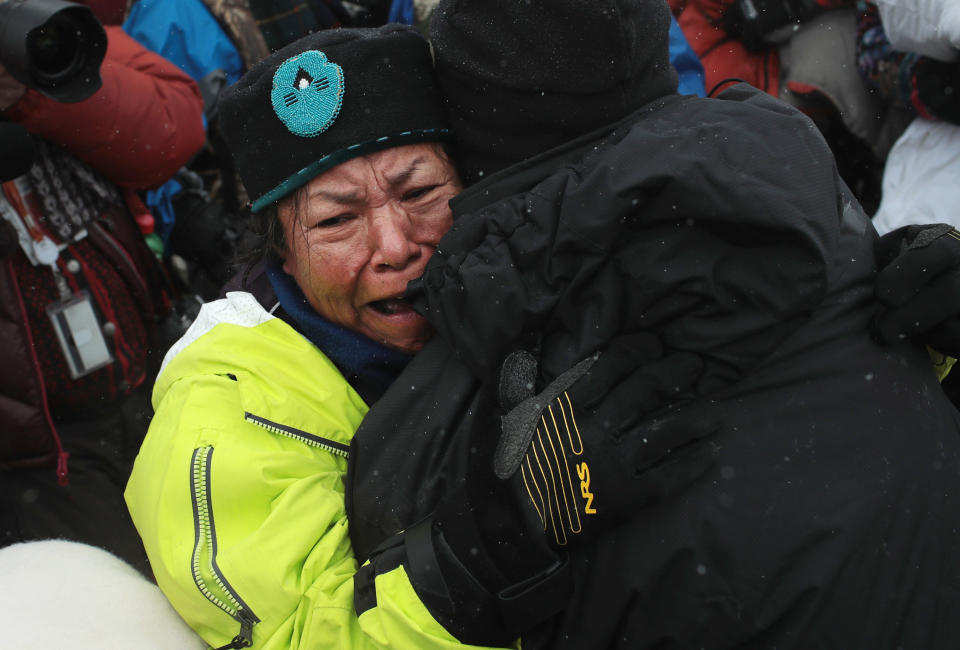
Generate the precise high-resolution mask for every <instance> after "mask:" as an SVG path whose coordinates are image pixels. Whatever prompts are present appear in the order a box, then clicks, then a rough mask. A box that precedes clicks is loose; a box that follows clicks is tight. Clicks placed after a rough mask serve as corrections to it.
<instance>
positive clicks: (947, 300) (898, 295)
mask: <svg viewBox="0 0 960 650" xmlns="http://www.w3.org/2000/svg"><path fill="white" fill-rule="evenodd" d="M876 254H877V265H878V268H879V272H878V273H877V280H876V284H875V291H876V296H877V299H878V300H879V301H880V303H881V305H882V306H883V307H882V309H881V311H880V312H879V313H878V314H877V315H876V316H875V317H874V320H873V323H872V331H873V335H874V338H875V339H876V340H877V341H878V342H880V343H884V344H892V343H898V342H900V341H903V340H905V339H908V338H910V339H914V338H915V339H919V341H920V342H922V343H925V344H927V345H929V346H930V347H932V348H934V349H935V350H937V351H938V352H942V353H944V354H948V355H950V356H953V357H958V356H960V318H958V315H960V233H958V232H957V231H956V230H954V229H953V228H952V227H951V226H949V225H947V224H931V225H923V226H905V227H903V228H898V229H897V230H894V231H893V232H890V233H888V234H886V235H884V236H883V237H881V238H880V241H879V242H878V243H877V246H876Z"/></svg>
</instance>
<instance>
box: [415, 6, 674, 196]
mask: <svg viewBox="0 0 960 650" xmlns="http://www.w3.org/2000/svg"><path fill="white" fill-rule="evenodd" d="M669 29H670V9H669V7H668V6H667V3H666V2H665V1H664V0H441V2H440V4H439V6H438V7H437V9H436V11H434V14H433V22H432V25H431V41H432V42H433V47H434V55H435V57H436V62H437V74H438V77H439V80H440V85H441V88H442V89H443V92H444V95H445V97H446V99H447V117H448V119H449V121H450V126H451V129H452V130H453V134H454V140H455V142H456V143H457V151H456V158H457V162H458V164H459V167H460V168H461V170H462V171H463V173H464V176H465V180H466V181H467V182H473V181H476V180H478V178H479V177H480V176H482V175H484V174H491V173H493V172H495V171H498V170H499V169H502V168H504V167H507V166H509V165H511V164H513V163H516V162H519V161H521V160H523V159H525V158H529V157H531V156H534V155H536V154H538V153H542V152H544V151H547V150H548V149H551V148H553V147H555V146H558V145H560V144H563V143H564V142H567V141H568V140H571V139H573V138H576V137H577V136H580V135H583V134H585V133H589V132H590V131H593V130H595V129H598V128H600V127H602V126H604V125H606V124H609V123H612V122H615V121H617V120H619V119H621V118H623V117H626V116H627V115H629V114H630V113H632V112H633V111H635V110H637V109H638V108H640V107H641V106H643V105H644V104H646V103H647V102H650V101H652V100H654V99H656V98H658V97H662V96H664V95H668V94H671V93H674V92H676V89H677V76H676V71H675V70H674V69H673V66H671V65H670V54H669V36H668V32H669Z"/></svg>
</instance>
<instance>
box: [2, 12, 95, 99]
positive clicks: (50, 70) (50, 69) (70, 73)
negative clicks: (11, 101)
mask: <svg viewBox="0 0 960 650" xmlns="http://www.w3.org/2000/svg"><path fill="white" fill-rule="evenodd" d="M106 52H107V35H106V32H104V30H103V26H102V25H101V24H100V21H99V20H97V18H96V16H94V15H93V12H92V11H90V9H88V8H87V7H84V6H83V5H79V4H76V3H73V2H64V1H63V0H7V2H0V63H2V64H3V66H4V67H5V68H6V69H7V70H8V71H9V72H10V74H12V75H13V77H14V78H15V79H16V80H17V81H19V82H20V83H22V84H24V85H25V86H27V87H28V88H33V89H34V90H38V91H40V92H42V93H43V94H45V95H47V96H48V97H50V98H51V99H54V100H56V101H58V102H63V103H72V102H79V101H83V100H84V99H86V98H87V97H89V96H90V95H92V94H93V93H95V92H96V91H97V90H98V89H99V88H100V86H101V84H102V81H101V79H100V64H101V63H102V62H103V57H104V56H105V55H106Z"/></svg>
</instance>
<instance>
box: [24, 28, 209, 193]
mask: <svg viewBox="0 0 960 650" xmlns="http://www.w3.org/2000/svg"><path fill="white" fill-rule="evenodd" d="M104 29H105V30H106V32H107V54H106V58H105V59H104V61H103V65H102V66H101V68H100V76H101V77H102V78H103V87H102V88H101V89H100V90H99V91H97V92H96V94H94V95H93V96H92V97H90V98H89V99H86V100H84V101H82V102H78V103H76V104H61V103H58V102H55V101H54V100H52V99H50V98H48V97H46V96H45V95H42V94H41V93H39V92H37V91H35V90H29V89H28V90H27V92H26V94H24V96H23V97H22V98H21V99H20V101H19V102H17V104H15V105H14V106H12V107H11V108H10V109H8V110H7V111H6V113H5V116H6V117H8V118H9V119H11V120H13V121H14V122H19V123H20V124H22V125H23V126H25V127H26V128H27V130H28V131H30V132H31V133H33V134H34V135H38V136H41V137H43V138H45V139H46V140H49V141H50V142H53V143H54V144H57V145H59V146H61V147H63V148H64V149H66V150H67V151H68V152H69V153H71V154H72V155H74V156H75V157H77V158H79V159H80V160H82V161H84V162H85V163H87V164H89V165H90V166H91V167H93V168H94V169H96V170H97V171H99V172H100V173H101V174H103V175H104V176H106V177H107V178H108V179H109V180H111V181H113V182H114V183H116V184H117V185H120V186H121V187H130V188H136V189H142V188H149V187H155V186H157V185H160V184H162V183H164V182H165V181H166V180H167V179H168V178H170V177H171V176H173V174H174V173H175V172H176V171H177V170H178V169H179V168H180V167H182V166H183V165H184V164H185V163H186V162H187V161H188V160H190V158H191V157H192V156H193V155H194V154H195V153H196V152H197V151H198V150H199V149H200V148H201V147H202V146H203V143H204V139H205V137H206V136H205V133H204V128H203V117H202V115H203V99H202V98H201V97H200V91H199V90H198V89H197V85H196V84H195V83H194V82H193V80H192V79H191V78H190V77H189V76H187V74H186V73H184V72H183V71H181V70H180V69H179V68H177V66H175V65H174V64H173V63H170V62H169V61H167V60H166V59H164V58H163V57H161V56H160V55H158V54H154V53H153V52H150V51H149V50H147V49H145V48H144V47H142V46H141V45H140V44H139V43H137V42H136V41H134V40H133V39H132V38H130V37H129V36H127V35H126V34H125V33H124V32H123V30H122V29H121V28H120V27H116V26H107V27H105V28H104Z"/></svg>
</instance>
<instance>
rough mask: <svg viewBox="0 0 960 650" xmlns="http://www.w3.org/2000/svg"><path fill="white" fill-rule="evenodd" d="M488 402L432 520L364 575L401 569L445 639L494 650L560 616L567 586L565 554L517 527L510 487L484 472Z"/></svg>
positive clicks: (492, 422)
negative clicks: (466, 456) (447, 634)
mask: <svg viewBox="0 0 960 650" xmlns="http://www.w3.org/2000/svg"><path fill="white" fill-rule="evenodd" d="M490 402H491V403H489V406H490V408H489V410H488V411H487V412H485V413H474V414H473V418H471V428H470V430H469V431H464V432H463V433H464V434H469V435H471V439H470V452H471V455H470V458H469V459H464V461H465V462H464V464H463V465H462V466H461V467H460V468H451V471H450V474H451V476H450V478H449V480H448V481H447V483H446V484H445V485H444V494H443V498H442V499H441V502H440V503H439V504H438V505H437V507H436V509H435V511H434V513H433V514H432V515H430V516H429V517H427V518H426V519H424V520H422V521H420V522H419V523H417V524H415V525H413V526H411V527H410V528H408V529H407V530H406V531H404V532H403V533H402V534H401V535H399V536H396V537H395V538H394V540H393V541H388V543H387V544H386V548H382V549H380V550H378V551H376V552H375V553H374V554H373V557H372V558H371V563H373V564H374V566H373V568H372V569H370V570H368V572H369V571H373V572H376V573H379V572H384V571H389V570H391V569H392V568H393V567H394V566H395V565H396V564H398V563H402V564H404V566H405V567H406V571H407V575H408V576H409V579H410V583H411V584H412V586H413V588H414V589H415V590H416V592H417V595H418V596H419V597H420V599H421V601H422V602H423V604H424V605H425V606H426V607H427V609H428V610H429V611H430V613H431V614H432V615H433V617H434V618H435V619H436V620H437V621H438V622H439V623H440V624H442V625H443V626H444V628H446V630H447V631H448V632H450V633H451V634H452V635H453V636H454V637H456V638H457V639H458V640H459V641H461V642H463V643H468V644H471V645H484V646H501V645H508V644H511V643H513V642H514V641H515V640H516V639H517V638H518V637H520V636H521V635H523V634H524V633H525V632H527V631H529V630H531V629H532V628H533V627H535V626H536V625H538V624H539V623H541V622H543V621H545V620H546V619H548V618H549V617H551V616H553V615H554V614H556V613H557V612H559V611H560V610H562V609H563V608H564V607H565V606H566V604H567V600H568V598H569V595H570V593H571V589H572V583H571V576H570V569H569V564H568V562H567V558H566V556H565V554H559V553H557V552H555V551H554V550H553V549H551V548H550V547H549V546H548V545H547V544H546V540H545V538H544V536H543V534H542V533H541V532H539V531H536V532H533V531H531V530H530V529H529V527H528V526H527V525H525V523H524V522H523V519H522V517H523V513H522V511H521V510H520V509H519V508H518V507H517V505H516V503H515V502H514V499H513V496H512V494H511V491H510V486H509V485H508V484H507V483H506V482H504V481H501V480H499V479H497V478H496V477H495V476H494V474H493V471H492V470H491V466H492V458H493V450H494V446H495V444H496V441H497V437H498V436H497V433H498V430H499V426H498V424H499V423H498V419H497V411H496V408H495V405H494V404H493V403H492V399H491V400H490ZM376 556H379V557H376ZM391 556H392V557H393V559H391ZM362 581H363V580H362V579H361V582H362ZM366 582H371V580H369V579H367V580H366ZM361 600H362V598H361ZM359 611H361V610H360V608H359V607H358V612H359Z"/></svg>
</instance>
